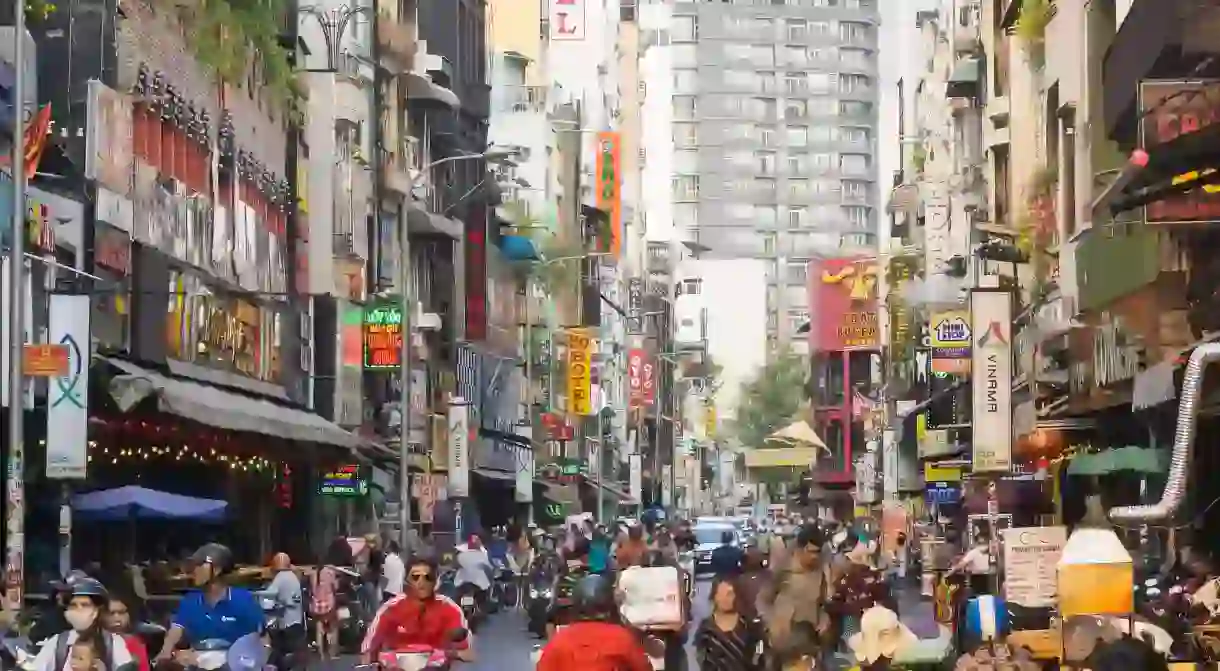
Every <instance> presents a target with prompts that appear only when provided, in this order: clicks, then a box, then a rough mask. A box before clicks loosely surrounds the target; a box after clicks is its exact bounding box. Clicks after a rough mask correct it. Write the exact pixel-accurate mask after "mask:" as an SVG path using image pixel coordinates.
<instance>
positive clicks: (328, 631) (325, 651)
mask: <svg viewBox="0 0 1220 671" xmlns="http://www.w3.org/2000/svg"><path fill="white" fill-rule="evenodd" d="M338 591H339V572H338V571H336V570H335V569H334V567H333V566H331V565H330V564H327V563H323V562H321V561H319V562H318V565H317V566H316V567H314V572H313V576H312V577H311V578H310V587H309V595H310V600H309V614H310V616H312V617H313V621H314V636H315V639H314V641H315V643H316V644H317V648H318V654H319V655H320V656H321V657H322V661H327V660H331V659H335V658H336V657H338V656H339V609H338Z"/></svg>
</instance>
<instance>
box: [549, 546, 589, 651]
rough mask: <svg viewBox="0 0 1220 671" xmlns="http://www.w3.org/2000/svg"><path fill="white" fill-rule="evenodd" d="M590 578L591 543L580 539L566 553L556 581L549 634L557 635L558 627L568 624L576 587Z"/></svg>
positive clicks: (571, 613)
mask: <svg viewBox="0 0 1220 671" xmlns="http://www.w3.org/2000/svg"><path fill="white" fill-rule="evenodd" d="M587 576H589V541H587V540H584V539H580V540H578V541H577V542H576V544H575V545H573V546H572V549H571V550H569V551H567V552H565V553H564V564H563V567H562V568H561V569H560V572H559V574H558V576H557V577H556V579H555V587H554V589H553V590H552V593H553V594H554V595H555V598H554V599H553V600H552V601H551V608H550V613H549V614H548V615H547V634H548V636H549V635H552V634H554V633H555V629H556V628H557V627H560V626H563V625H565V624H567V623H568V622H569V621H570V620H571V618H572V616H573V610H572V607H573V606H574V604H575V598H576V587H577V586H578V585H579V584H580V581H581V580H583V579H584V578H586V577H587Z"/></svg>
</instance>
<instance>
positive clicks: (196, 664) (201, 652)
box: [184, 634, 276, 671]
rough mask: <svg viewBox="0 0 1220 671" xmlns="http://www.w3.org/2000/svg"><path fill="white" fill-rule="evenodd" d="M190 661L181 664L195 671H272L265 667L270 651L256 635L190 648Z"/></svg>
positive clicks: (204, 642)
mask: <svg viewBox="0 0 1220 671" xmlns="http://www.w3.org/2000/svg"><path fill="white" fill-rule="evenodd" d="M191 651H192V652H193V655H192V656H193V659H192V660H191V661H190V663H189V664H185V665H184V666H186V667H187V668H188V669H197V670H198V671H267V670H269V671H274V670H275V668H276V667H274V666H270V665H268V662H269V661H270V660H271V648H270V647H269V646H268V645H267V644H266V643H264V642H263V639H262V636H260V635H259V634H246V635H245V636H242V637H241V638H239V639H237V640H236V641H226V640H224V639H220V638H211V639H206V640H203V641H199V642H198V643H196V644H194V645H192V646H191Z"/></svg>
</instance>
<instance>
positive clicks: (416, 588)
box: [360, 557, 474, 664]
mask: <svg viewBox="0 0 1220 671" xmlns="http://www.w3.org/2000/svg"><path fill="white" fill-rule="evenodd" d="M406 573H407V581H406V588H405V589H404V591H403V593H402V594H401V595H399V596H395V597H394V598H392V599H390V600H389V601H387V602H385V603H384V604H382V606H381V608H379V609H378V610H377V614H376V615H374V616H373V621H372V622H371V623H370V624H369V630H368V633H367V634H366V635H365V637H364V643H363V644H362V645H361V646H360V658H361V663H362V664H372V663H373V662H375V661H377V660H378V655H379V654H380V653H381V652H383V651H385V652H394V651H399V650H405V649H407V648H408V647H410V646H421V645H422V646H427V647H430V648H432V649H434V650H450V651H453V652H454V653H455V654H456V656H457V658H458V659H460V660H462V661H465V662H470V661H474V650H473V649H472V648H471V645H470V637H469V635H468V636H467V637H466V638H465V639H464V640H462V641H458V642H456V643H455V642H453V640H452V634H453V632H454V630H456V629H467V624H466V616H465V615H463V614H462V608H461V607H460V606H458V605H457V604H456V603H454V601H453V600H452V599H450V598H449V597H447V596H444V595H443V594H438V593H437V592H436V580H437V574H438V571H437V566H436V563H435V562H433V561H432V560H430V559H426V558H421V557H412V558H411V560H410V562H408V564H407V572H406Z"/></svg>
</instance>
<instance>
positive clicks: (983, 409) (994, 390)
mask: <svg viewBox="0 0 1220 671" xmlns="http://www.w3.org/2000/svg"><path fill="white" fill-rule="evenodd" d="M970 332H971V338H972V339H973V350H974V351H973V360H972V362H971V366H970V367H971V390H972V404H973V408H972V411H973V421H972V422H971V427H972V432H971V433H972V442H973V454H972V462H973V470H974V471H975V472H976V473H982V472H988V471H998V472H1004V471H1007V470H1008V469H1009V468H1010V467H1011V466H1012V293H1010V292H1008V291H1003V290H994V289H975V290H973V291H971V292H970Z"/></svg>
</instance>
